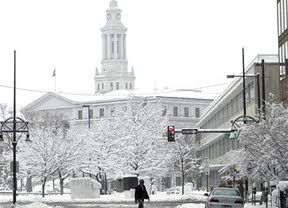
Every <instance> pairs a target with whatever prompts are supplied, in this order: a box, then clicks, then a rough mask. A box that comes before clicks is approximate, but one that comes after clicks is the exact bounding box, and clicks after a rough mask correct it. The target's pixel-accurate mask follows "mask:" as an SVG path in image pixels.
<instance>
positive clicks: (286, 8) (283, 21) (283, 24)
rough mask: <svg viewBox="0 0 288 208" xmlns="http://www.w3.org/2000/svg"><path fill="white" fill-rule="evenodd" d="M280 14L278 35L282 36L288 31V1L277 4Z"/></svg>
mask: <svg viewBox="0 0 288 208" xmlns="http://www.w3.org/2000/svg"><path fill="white" fill-rule="evenodd" d="M277 12H278V34H279V35H280V34H282V33H283V32H284V31H285V30H286V29H287V22H288V16H287V12H288V4H287V0H280V1H278V3H277Z"/></svg>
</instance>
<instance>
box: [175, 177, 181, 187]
mask: <svg viewBox="0 0 288 208" xmlns="http://www.w3.org/2000/svg"><path fill="white" fill-rule="evenodd" d="M176 186H181V177H176Z"/></svg>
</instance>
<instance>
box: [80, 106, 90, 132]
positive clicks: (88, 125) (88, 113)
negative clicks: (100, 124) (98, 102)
mask: <svg viewBox="0 0 288 208" xmlns="http://www.w3.org/2000/svg"><path fill="white" fill-rule="evenodd" d="M82 107H83V108H88V128H89V129H90V105H88V104H85V105H82Z"/></svg>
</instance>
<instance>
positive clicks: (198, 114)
mask: <svg viewBox="0 0 288 208" xmlns="http://www.w3.org/2000/svg"><path fill="white" fill-rule="evenodd" d="M195 117H196V118H200V108H195Z"/></svg>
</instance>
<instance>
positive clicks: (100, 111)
mask: <svg viewBox="0 0 288 208" xmlns="http://www.w3.org/2000/svg"><path fill="white" fill-rule="evenodd" d="M99 117H100V118H103V117H104V108H100V109H99Z"/></svg>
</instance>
